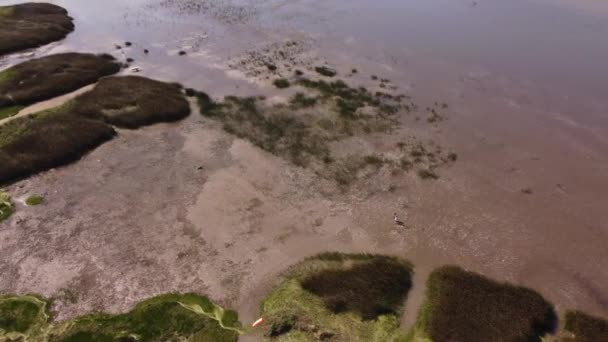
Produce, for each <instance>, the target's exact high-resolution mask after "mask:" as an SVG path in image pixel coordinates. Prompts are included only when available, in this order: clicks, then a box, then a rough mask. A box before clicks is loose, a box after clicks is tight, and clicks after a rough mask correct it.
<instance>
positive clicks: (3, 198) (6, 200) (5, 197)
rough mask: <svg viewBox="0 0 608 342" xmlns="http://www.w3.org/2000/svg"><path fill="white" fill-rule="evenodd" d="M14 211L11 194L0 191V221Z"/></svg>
mask: <svg viewBox="0 0 608 342" xmlns="http://www.w3.org/2000/svg"><path fill="white" fill-rule="evenodd" d="M13 212H14V209H13V203H12V202H11V196H10V195H9V194H8V193H6V192H2V191H0V222H2V221H4V220H6V219H7V218H9V217H10V216H11V215H12V214H13Z"/></svg>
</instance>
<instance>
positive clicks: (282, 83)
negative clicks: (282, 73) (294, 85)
mask: <svg viewBox="0 0 608 342" xmlns="http://www.w3.org/2000/svg"><path fill="white" fill-rule="evenodd" d="M272 84H274V86H275V87H277V88H279V89H285V88H289V86H290V85H291V84H290V83H289V81H288V80H287V79H285V78H277V79H276V80H274V81H273V82H272Z"/></svg>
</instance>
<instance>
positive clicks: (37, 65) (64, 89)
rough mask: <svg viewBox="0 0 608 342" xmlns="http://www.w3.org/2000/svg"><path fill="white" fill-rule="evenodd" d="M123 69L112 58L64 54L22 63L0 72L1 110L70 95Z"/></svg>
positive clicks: (83, 54)
mask: <svg viewBox="0 0 608 342" xmlns="http://www.w3.org/2000/svg"><path fill="white" fill-rule="evenodd" d="M119 70H120V65H119V64H118V63H116V61H115V60H114V58H113V57H112V56H110V55H94V54H89V53H62V54H56V55H50V56H46V57H42V58H37V59H32V60H29V61H26V62H23V63H19V64H17V65H15V66H13V67H11V68H8V69H6V70H4V71H2V72H0V108H2V107H8V108H9V109H8V110H9V111H10V110H11V109H10V108H13V111H14V110H15V109H16V108H15V106H25V105H29V104H32V103H35V102H38V101H43V100H48V99H50V98H53V97H56V96H59V95H63V94H66V93H69V92H71V91H74V90H77V89H79V88H81V87H84V86H86V85H88V84H91V83H94V82H96V81H97V80H99V79H100V78H101V77H103V76H108V75H111V74H115V73H117V72H118V71H119ZM17 108H18V107H17ZM1 117H2V114H0V118H1Z"/></svg>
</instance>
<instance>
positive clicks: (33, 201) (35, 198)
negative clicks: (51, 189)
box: [25, 195, 44, 206]
mask: <svg viewBox="0 0 608 342" xmlns="http://www.w3.org/2000/svg"><path fill="white" fill-rule="evenodd" d="M43 202H44V197H42V196H39V195H31V196H29V197H28V198H27V199H26V200H25V204H27V205H29V206H33V205H40V204H42V203H43Z"/></svg>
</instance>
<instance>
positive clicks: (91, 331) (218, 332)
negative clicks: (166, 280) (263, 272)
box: [50, 293, 241, 342]
mask: <svg viewBox="0 0 608 342" xmlns="http://www.w3.org/2000/svg"><path fill="white" fill-rule="evenodd" d="M240 332H241V326H240V323H239V322H238V315H237V313H236V312H234V311H230V310H224V309H223V308H221V307H219V306H217V305H215V304H213V303H211V301H209V299H208V298H207V297H204V296H200V295H196V294H192V293H188V294H166V295H161V296H157V297H153V298H150V299H147V300H145V301H143V302H140V303H138V304H137V305H136V306H135V308H133V310H131V311H129V312H127V313H124V314H119V315H109V314H103V313H101V314H93V315H88V316H83V317H79V318H77V319H75V320H73V321H69V322H67V323H64V324H60V325H58V326H57V327H56V328H55V329H53V335H54V336H52V337H51V338H50V342H76V341H91V342H92V341H116V340H117V339H120V338H126V337H129V336H130V337H132V338H134V339H135V340H137V341H167V340H182V339H184V340H185V339H189V340H193V341H217V342H228V341H237V340H238V336H239V334H240Z"/></svg>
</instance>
